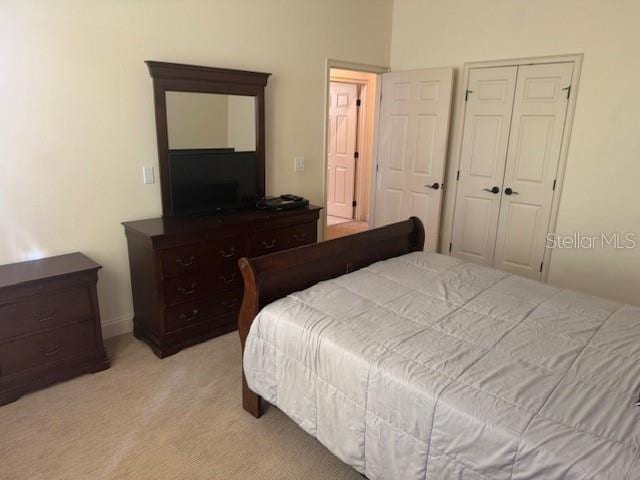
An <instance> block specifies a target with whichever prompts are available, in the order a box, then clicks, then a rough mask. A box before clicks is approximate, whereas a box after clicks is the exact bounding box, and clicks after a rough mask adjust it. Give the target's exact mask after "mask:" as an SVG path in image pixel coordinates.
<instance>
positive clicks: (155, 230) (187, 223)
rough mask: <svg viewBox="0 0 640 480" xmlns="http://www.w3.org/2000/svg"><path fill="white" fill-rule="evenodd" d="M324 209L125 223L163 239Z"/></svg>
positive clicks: (136, 230) (261, 211)
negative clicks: (169, 236)
mask: <svg viewBox="0 0 640 480" xmlns="http://www.w3.org/2000/svg"><path fill="white" fill-rule="evenodd" d="M320 210H322V207H318V206H316V205H309V206H308V207H305V208H297V209H292V210H284V211H272V210H245V211H240V212H235V213H223V214H217V215H209V216H205V217H159V218H148V219H146V220H134V221H131V222H123V223H122V225H124V227H125V230H132V231H134V232H137V233H140V234H142V235H145V236H147V237H162V236H166V235H181V234H185V233H195V232H200V231H205V230H215V229H217V228H224V226H228V225H232V224H239V223H249V222H268V221H269V220H274V219H276V218H284V217H294V216H296V215H304V214H307V215H308V214H309V213H313V212H319V211H320Z"/></svg>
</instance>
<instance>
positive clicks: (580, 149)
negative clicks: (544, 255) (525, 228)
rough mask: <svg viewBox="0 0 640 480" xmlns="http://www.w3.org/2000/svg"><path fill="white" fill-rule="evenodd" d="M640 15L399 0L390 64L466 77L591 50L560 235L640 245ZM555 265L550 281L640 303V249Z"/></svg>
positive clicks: (604, 8) (589, 1)
mask: <svg viewBox="0 0 640 480" xmlns="http://www.w3.org/2000/svg"><path fill="white" fill-rule="evenodd" d="M639 18H640V2H638V1H636V0H618V1H616V2H604V1H602V0H563V1H557V0H536V1H532V2H523V1H515V0H483V1H477V0H397V1H396V2H395V3H394V15H393V35H392V48H391V66H392V68H393V69H397V70H401V69H411V68H420V67H440V66H455V67H457V68H458V69H459V70H458V73H459V72H460V71H461V68H462V64H463V63H464V62H467V61H478V60H495V59H504V58H517V57H529V56H542V55H552V54H565V53H584V64H583V68H582V78H581V82H580V87H579V92H578V101H577V106H576V117H575V121H574V127H573V135H572V139H571V144H570V148H569V156H568V163H567V171H566V177H565V182H564V189H563V192H562V197H561V203H560V211H559V219H558V229H557V231H558V233H572V232H583V233H585V234H587V233H598V232H601V231H605V232H635V233H636V234H637V235H638V240H640V208H639V207H638V199H637V194H636V192H637V191H638V181H639V179H640V131H639V128H640V95H638V94H637V89H638V81H639V80H640V55H638V46H639V45H640V29H639V28H638V19H639ZM455 163H456V162H451V163H450V165H449V171H448V178H452V173H453V170H454V169H455ZM448 193H449V195H448V198H447V204H446V206H447V208H446V211H445V213H446V221H445V225H444V227H445V228H444V232H445V233H447V232H448V231H449V228H450V218H451V217H450V216H451V207H452V202H451V198H450V197H451V193H453V189H449V192H448ZM448 242H449V240H448V237H447V238H445V242H443V244H445V245H448ZM551 262H552V263H551V270H550V273H549V281H550V282H551V283H553V284H556V285H560V286H564V287H569V288H574V289H580V290H583V291H585V292H590V293H594V294H599V295H603V296H606V297H610V298H613V299H618V300H622V301H626V302H631V303H636V304H638V303H640V243H639V246H638V247H637V248H635V249H633V250H613V249H611V248H605V249H601V250H596V251H586V250H556V251H554V253H553V255H552V261H551Z"/></svg>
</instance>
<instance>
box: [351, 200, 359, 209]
mask: <svg viewBox="0 0 640 480" xmlns="http://www.w3.org/2000/svg"><path fill="white" fill-rule="evenodd" d="M351 206H352V207H354V208H355V207H357V206H358V202H356V201H355V200H354V201H353V202H351Z"/></svg>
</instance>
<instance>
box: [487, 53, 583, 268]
mask: <svg viewBox="0 0 640 480" xmlns="http://www.w3.org/2000/svg"><path fill="white" fill-rule="evenodd" d="M572 73H573V63H555V64H544V65H523V66H520V67H518V80H517V86H516V93H515V99H514V103H513V117H512V120H511V135H510V140H509V148H508V151H507V162H506V169H505V174H504V188H503V190H502V204H501V207H500V221H499V223H498V233H497V241H496V250H495V260H494V266H495V267H496V268H500V269H502V270H506V271H509V272H512V273H516V274H519V275H524V276H527V277H531V278H536V279H539V278H540V275H541V271H542V259H543V256H544V249H545V244H546V235H547V232H548V229H549V219H550V216H551V203H552V200H553V193H554V189H555V183H556V176H557V172H558V162H559V160H560V148H561V145H562V138H563V134H564V128H565V119H566V115H567V105H568V103H569V101H568V96H569V95H568V93H569V92H568V87H569V86H570V85H571V76H572Z"/></svg>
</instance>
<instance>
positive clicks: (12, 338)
mask: <svg viewBox="0 0 640 480" xmlns="http://www.w3.org/2000/svg"><path fill="white" fill-rule="evenodd" d="M100 268H102V267H101V266H100V265H98V264H97V263H95V262H94V261H93V260H91V259H90V258H88V257H86V256H84V255H82V254H81V253H72V254H69V255H61V256H57V257H50V258H43V259H41V260H34V261H29V262H21V263H14V264H10V265H2V266H0V405H3V404H5V403H9V402H12V401H14V400H16V399H18V398H19V397H20V396H21V395H22V394H24V393H26V392H29V391H32V390H36V389H39V388H42V387H44V386H46V385H50V384H52V383H55V382H58V381H60V380H65V379H68V378H71V377H74V376H77V375H80V374H82V373H86V372H97V371H100V370H104V369H106V368H109V360H108V358H107V355H106V352H105V349H104V346H103V343H102V331H101V327H100V312H99V310H98V297H97V294H96V283H97V280H98V270H99V269H100Z"/></svg>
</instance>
